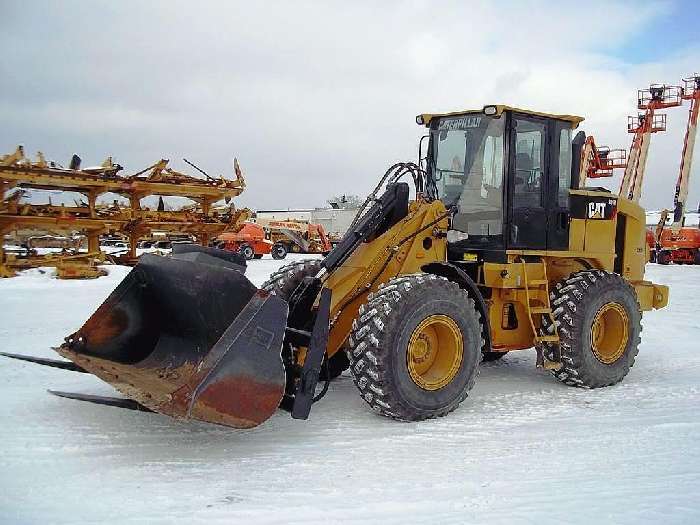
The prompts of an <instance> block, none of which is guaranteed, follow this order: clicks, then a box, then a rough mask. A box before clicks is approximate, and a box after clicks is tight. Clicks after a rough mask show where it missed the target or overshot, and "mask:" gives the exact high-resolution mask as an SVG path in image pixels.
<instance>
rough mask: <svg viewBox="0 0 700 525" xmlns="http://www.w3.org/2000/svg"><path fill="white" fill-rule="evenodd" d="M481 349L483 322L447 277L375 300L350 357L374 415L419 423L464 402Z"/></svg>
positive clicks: (410, 278) (383, 290)
mask: <svg viewBox="0 0 700 525" xmlns="http://www.w3.org/2000/svg"><path fill="white" fill-rule="evenodd" d="M483 346H484V341H483V338H482V325H481V316H480V314H479V312H478V311H477V310H476V306H475V303H474V300H473V299H471V298H470V297H469V295H468V294H467V292H465V291H464V290H462V289H461V288H460V287H459V286H458V285H457V284H455V283H453V282H450V281H449V280H447V279H445V278H443V277H438V276H436V275H430V274H413V275H406V276H402V277H397V278H394V279H392V280H390V281H389V282H388V283H385V284H383V285H382V286H380V288H379V290H378V291H377V292H376V293H375V294H370V296H369V297H368V301H367V303H366V304H364V305H363V306H362V307H360V310H359V312H358V318H357V319H356V320H355V321H354V322H353V329H352V332H351V335H350V337H349V339H348V347H349V349H348V357H349V359H350V371H351V373H352V377H353V381H354V383H355V386H356V387H357V388H358V390H359V392H360V395H361V397H362V399H364V400H365V402H367V403H368V404H369V405H370V407H371V408H372V410H374V411H375V412H377V413H379V414H382V415H385V416H388V417H392V418H394V419H398V420H403V421H420V420H423V419H428V418H434V417H441V416H444V415H446V414H448V413H449V412H452V411H453V410H454V409H456V408H457V406H458V405H459V404H460V403H461V402H462V401H464V399H465V398H466V397H467V395H468V393H469V391H470V390H471V388H472V386H473V385H474V381H475V379H476V376H477V370H478V365H479V360H480V358H481V352H482V349H483Z"/></svg>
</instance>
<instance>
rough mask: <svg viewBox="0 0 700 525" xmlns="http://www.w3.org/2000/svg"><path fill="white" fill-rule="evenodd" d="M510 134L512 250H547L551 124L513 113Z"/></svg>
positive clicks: (510, 238)
mask: <svg viewBox="0 0 700 525" xmlns="http://www.w3.org/2000/svg"><path fill="white" fill-rule="evenodd" d="M510 131H511V132H510V140H509V146H510V147H509V150H510V151H509V154H508V156H509V163H508V165H509V170H508V171H509V174H508V175H509V176H508V179H509V185H508V186H509V196H508V197H509V198H508V201H509V206H508V209H509V217H508V221H509V224H508V247H509V248H513V249H525V250H544V249H546V248H547V230H548V227H547V223H548V220H547V219H548V217H547V215H548V212H547V205H546V204H547V199H546V195H547V194H548V193H549V185H548V181H549V171H550V169H549V164H550V163H549V162H548V159H549V151H548V149H549V141H548V136H549V130H548V121H547V120H545V119H542V118H538V117H534V116H529V115H521V114H517V113H513V114H512V115H511V121H510Z"/></svg>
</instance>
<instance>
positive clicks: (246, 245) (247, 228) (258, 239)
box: [214, 222, 287, 260]
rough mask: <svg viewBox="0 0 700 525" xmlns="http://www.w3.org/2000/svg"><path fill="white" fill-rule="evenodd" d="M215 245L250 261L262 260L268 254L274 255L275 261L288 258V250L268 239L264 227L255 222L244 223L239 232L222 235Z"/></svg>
mask: <svg viewBox="0 0 700 525" xmlns="http://www.w3.org/2000/svg"><path fill="white" fill-rule="evenodd" d="M214 245H215V246H216V247H217V248H221V249H223V250H229V251H232V252H238V253H240V254H241V255H243V256H244V257H245V258H246V259H248V260H250V259H260V258H262V256H263V255H265V254H268V253H270V254H272V258H273V259H284V258H285V257H286V256H287V249H286V248H285V247H284V246H282V245H279V246H276V245H275V244H274V243H273V242H272V241H270V240H269V239H266V238H265V230H264V229H263V227H262V226H260V225H259V224H255V223H253V222H246V223H243V226H242V227H241V229H240V230H238V231H237V232H228V233H222V234H221V235H219V236H218V237H217V238H216V241H215V242H214Z"/></svg>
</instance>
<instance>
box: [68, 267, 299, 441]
mask: <svg viewBox="0 0 700 525" xmlns="http://www.w3.org/2000/svg"><path fill="white" fill-rule="evenodd" d="M287 313H288V306H287V303H286V302H285V301H283V300H282V299H280V298H278V297H277V296H275V295H271V294H269V293H268V292H265V291H263V290H258V289H257V288H256V287H255V285H253V284H252V283H251V282H250V281H249V280H248V279H247V278H246V277H245V276H244V275H243V274H242V273H241V272H239V271H236V270H233V269H230V268H224V267H215V266H211V265H208V264H200V263H197V262H194V261H187V260H177V259H173V258H168V257H159V256H153V255H144V256H142V257H141V260H140V261H139V263H138V264H137V265H136V267H134V269H133V270H132V271H131V272H130V273H129V274H128V275H127V276H126V278H125V279H124V280H123V281H122V282H121V283H120V284H119V286H117V288H116V289H115V290H114V292H112V294H111V295H110V296H109V297H108V298H107V299H106V300H105V302H104V303H103V304H102V305H101V306H100V307H99V308H98V309H97V310H96V311H95V313H94V314H93V315H92V316H91V317H90V318H89V319H88V321H87V322H86V323H85V325H83V327H82V328H81V329H80V330H78V331H77V332H76V333H74V334H72V335H71V336H69V337H67V338H66V343H65V344H64V345H62V346H61V347H60V348H58V349H57V351H58V353H59V354H60V355H62V356H63V357H66V358H67V359H70V360H71V361H73V362H74V363H76V364H77V365H78V366H80V367H81V368H83V369H85V370H86V371H88V372H90V373H92V374H94V375H96V376H98V377H100V378H101V379H103V380H104V381H106V382H108V383H109V384H111V385H112V386H113V387H114V388H116V389H117V390H119V391H120V392H121V393H123V394H124V395H126V396H127V397H129V398H130V399H133V400H134V401H136V402H138V403H140V404H142V405H144V406H145V407H147V408H149V409H151V410H153V411H155V412H159V413H162V414H166V415H170V416H173V417H176V418H183V419H189V418H194V419H199V420H202V421H209V422H212V423H218V424H222V425H228V426H232V427H236V428H249V427H252V426H255V425H258V424H260V423H262V422H263V421H265V420H266V419H267V418H269V417H270V416H271V415H272V414H273V413H274V411H275V410H276V409H277V406H278V404H279V402H280V400H281V399H282V395H283V393H284V386H285V373H284V366H283V363H282V358H281V350H282V342H283V338H284V330H285V326H286V320H287Z"/></svg>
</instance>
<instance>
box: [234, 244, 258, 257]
mask: <svg viewBox="0 0 700 525" xmlns="http://www.w3.org/2000/svg"><path fill="white" fill-rule="evenodd" d="M238 253H240V254H241V255H242V256H243V257H245V258H246V260H247V261H250V260H251V259H252V258H253V257H254V256H255V251H254V250H253V248H252V247H251V246H250V245H249V244H243V245H241V247H240V248H239V249H238Z"/></svg>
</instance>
